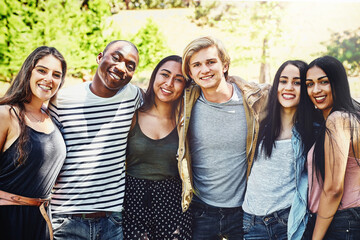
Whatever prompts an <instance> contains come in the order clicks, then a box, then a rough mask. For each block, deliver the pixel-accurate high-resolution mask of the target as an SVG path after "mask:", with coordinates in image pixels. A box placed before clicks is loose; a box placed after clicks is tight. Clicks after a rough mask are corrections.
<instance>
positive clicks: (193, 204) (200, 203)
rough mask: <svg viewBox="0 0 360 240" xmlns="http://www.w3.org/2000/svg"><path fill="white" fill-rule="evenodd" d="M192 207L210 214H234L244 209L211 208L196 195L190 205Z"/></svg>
mask: <svg viewBox="0 0 360 240" xmlns="http://www.w3.org/2000/svg"><path fill="white" fill-rule="evenodd" d="M190 207H192V208H197V209H204V210H206V211H208V212H234V211H238V210H241V211H242V207H241V206H239V207H229V208H228V207H216V206H211V205H209V204H206V203H204V202H203V201H201V200H200V199H199V198H198V197H197V196H196V195H194V197H193V200H192V202H191V204H190Z"/></svg>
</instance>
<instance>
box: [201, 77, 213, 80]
mask: <svg viewBox="0 0 360 240" xmlns="http://www.w3.org/2000/svg"><path fill="white" fill-rule="evenodd" d="M211 77H212V76H206V77H202V78H200V79H202V80H207V79H209V78H211Z"/></svg>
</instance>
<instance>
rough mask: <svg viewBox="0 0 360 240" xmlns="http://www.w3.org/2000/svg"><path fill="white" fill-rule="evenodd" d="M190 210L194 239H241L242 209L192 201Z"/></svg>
mask: <svg viewBox="0 0 360 240" xmlns="http://www.w3.org/2000/svg"><path fill="white" fill-rule="evenodd" d="M190 211H191V212H192V214H193V237H192V239H194V240H217V239H222V238H226V239H228V240H239V239H243V231H242V218H243V210H242V208H241V207H236V208H219V207H213V206H210V205H207V204H205V203H202V202H198V201H192V202H191V205H190Z"/></svg>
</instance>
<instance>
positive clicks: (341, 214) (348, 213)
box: [303, 207, 360, 240]
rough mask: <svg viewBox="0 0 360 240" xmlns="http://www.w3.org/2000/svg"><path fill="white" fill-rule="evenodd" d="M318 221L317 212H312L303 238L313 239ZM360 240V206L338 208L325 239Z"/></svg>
mask: <svg viewBox="0 0 360 240" xmlns="http://www.w3.org/2000/svg"><path fill="white" fill-rule="evenodd" d="M315 222H316V214H314V213H311V214H310V216H309V221H308V224H307V226H306V230H305V233H304V236H303V239H305V240H307V239H311V237H312V234H313V231H314V227H315ZM333 239H341V240H359V239H360V207H356V208H348V209H344V210H338V211H337V212H336V214H335V215H334V218H333V220H332V221H331V224H330V226H329V228H328V230H327V232H326V235H325V237H324V240H333Z"/></svg>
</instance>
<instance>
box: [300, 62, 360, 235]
mask: <svg viewBox="0 0 360 240" xmlns="http://www.w3.org/2000/svg"><path fill="white" fill-rule="evenodd" d="M302 86H303V87H304V88H306V89H307V94H304V99H302V102H301V104H302V105H303V109H304V114H305V113H306V112H310V111H313V110H314V109H315V108H316V109H318V110H319V111H320V112H321V113H322V116H323V121H322V123H321V127H320V130H319V133H318V135H317V137H316V142H315V144H314V145H313V146H312V147H311V149H310V151H309V153H308V162H307V166H308V173H309V178H308V179H309V199H308V206H309V210H310V212H311V217H310V220H309V223H308V227H307V230H306V234H305V238H306V239H360V161H359V151H360V145H359V144H360V142H359V123H360V104H359V103H358V102H356V101H355V100H354V99H353V98H352V97H351V94H350V88H349V82H348V79H347V75H346V71H345V69H344V67H343V65H342V63H341V62H340V61H338V60H337V59H336V58H334V57H330V56H324V57H320V58H317V59H315V60H314V61H312V62H311V63H310V64H309V66H308V70H307V74H306V81H304V82H303V84H302ZM311 103H312V104H311ZM309 117H311V116H309ZM304 120H305V119H304ZM307 121H311V118H310V119H309V120H307ZM307 125H308V126H309V127H308V128H307V131H308V134H310V132H311V131H312V129H311V126H310V125H311V124H310V122H308V123H307ZM307 145H310V144H307Z"/></svg>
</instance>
